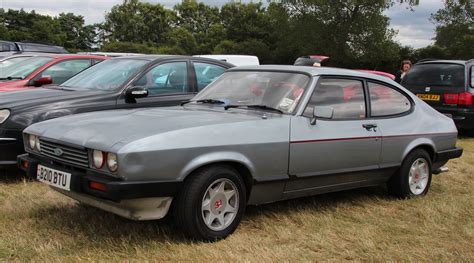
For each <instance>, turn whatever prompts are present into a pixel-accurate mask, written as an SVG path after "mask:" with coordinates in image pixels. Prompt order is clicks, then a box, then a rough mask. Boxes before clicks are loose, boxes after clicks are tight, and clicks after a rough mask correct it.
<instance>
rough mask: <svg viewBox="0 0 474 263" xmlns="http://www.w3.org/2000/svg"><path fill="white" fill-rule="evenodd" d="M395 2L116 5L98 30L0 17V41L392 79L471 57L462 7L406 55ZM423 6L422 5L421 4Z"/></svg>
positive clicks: (473, 33)
mask: <svg viewBox="0 0 474 263" xmlns="http://www.w3.org/2000/svg"><path fill="white" fill-rule="evenodd" d="M395 4H403V5H407V8H416V5H418V4H419V3H418V1H414V0H411V1H403V0H279V1H270V2H269V3H268V4H267V5H263V4H262V3H247V4H245V3H240V2H229V3H227V4H225V5H223V6H222V7H220V8H218V7H212V6H209V5H206V4H204V3H202V2H197V1H196V0H183V1H182V2H181V3H179V4H177V5H175V6H174V7H173V8H172V9H167V8H165V7H164V6H162V5H160V4H152V3H148V2H141V1H139V0H124V1H123V2H122V4H119V5H115V6H114V7H112V9H111V10H110V12H108V13H107V14H106V15H105V21H104V22H103V23H98V24H93V25H86V24H85V21H84V17H83V16H81V15H75V14H73V13H61V14H59V15H58V16H56V17H51V16H47V15H41V14H37V13H36V12H35V11H31V12H26V11H24V10H11V9H9V10H4V9H0V39H2V40H11V41H24V40H28V41H35V42H44V43H52V44H56V45H61V46H64V47H65V48H66V49H68V50H70V51H73V52H74V51H90V50H101V51H110V52H136V53H159V54H189V55H191V54H212V53H214V54H249V55H256V56H258V57H259V58H260V60H261V62H262V63H265V64H268V63H275V64H289V63H290V64H291V63H293V61H294V60H295V59H296V58H297V57H299V56H302V55H309V54H323V55H327V56H330V57H331V59H330V60H329V62H328V64H327V65H329V66H338V67H347V68H369V69H377V70H384V71H393V70H394V68H396V67H397V66H398V63H399V61H400V60H401V59H405V58H410V59H412V60H413V61H417V60H419V59H422V58H432V57H436V58H449V59H470V58H473V57H474V54H473V53H474V49H473V48H472V46H474V45H473V44H474V27H473V26H472V25H473V24H474V23H473V17H472V15H473V9H472V2H471V1H470V0H446V1H445V7H444V8H443V9H440V10H439V11H438V12H437V13H435V14H433V15H432V16H431V22H433V23H434V24H435V25H436V37H435V43H434V45H431V46H428V47H425V48H421V49H413V48H410V47H407V46H402V45H401V44H399V43H397V42H396V41H395V40H394V37H395V35H396V31H394V30H393V29H390V28H389V18H388V17H387V16H385V15H384V11H385V10H386V9H388V8H390V7H391V6H393V5H395ZM421 4H423V3H421Z"/></svg>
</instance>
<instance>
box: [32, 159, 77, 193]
mask: <svg viewBox="0 0 474 263" xmlns="http://www.w3.org/2000/svg"><path fill="white" fill-rule="evenodd" d="M36 179H38V181H40V182H43V183H45V184H49V185H51V186H54V187H57V188H61V189H64V190H68V191H69V190H70V185H71V174H70V173H65V172H61V171H58V170H56V169H51V168H48V167H45V166H42V165H38V170H37V173H36Z"/></svg>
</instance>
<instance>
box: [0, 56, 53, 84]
mask: <svg viewBox="0 0 474 263" xmlns="http://www.w3.org/2000/svg"><path fill="white" fill-rule="evenodd" d="M52 60H53V58H50V57H29V58H27V59H20V60H18V61H16V62H13V63H9V64H8V63H7V64H6V65H3V64H0V79H24V78H26V77H27V76H28V75H30V74H31V73H33V71H35V70H36V69H38V68H39V67H41V66H43V65H45V64H46V63H48V62H50V61H52Z"/></svg>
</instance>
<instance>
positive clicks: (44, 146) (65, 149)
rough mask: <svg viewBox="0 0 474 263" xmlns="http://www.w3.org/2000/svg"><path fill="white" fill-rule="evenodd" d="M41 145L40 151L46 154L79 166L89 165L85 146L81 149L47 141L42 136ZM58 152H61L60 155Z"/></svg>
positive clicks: (86, 166)
mask: <svg viewBox="0 0 474 263" xmlns="http://www.w3.org/2000/svg"><path fill="white" fill-rule="evenodd" d="M40 147H41V149H40V152H41V154H42V155H44V156H47V157H50V158H52V159H54V160H58V161H60V162H64V163H67V164H71V165H76V166H79V167H85V168H88V167H89V156H88V154H87V150H86V149H85V148H82V149H81V148H77V147H73V146H66V145H63V144H58V143H54V142H50V141H46V140H44V139H41V138H40ZM58 152H61V154H60V155H58Z"/></svg>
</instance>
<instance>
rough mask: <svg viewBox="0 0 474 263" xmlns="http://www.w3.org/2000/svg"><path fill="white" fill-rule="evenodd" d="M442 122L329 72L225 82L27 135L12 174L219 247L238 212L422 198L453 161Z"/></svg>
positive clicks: (354, 75)
mask: <svg viewBox="0 0 474 263" xmlns="http://www.w3.org/2000/svg"><path fill="white" fill-rule="evenodd" d="M456 139H457V130H456V127H455V125H454V123H453V120H452V119H450V118H449V117H447V116H445V115H443V114H441V113H439V112H437V111H436V110H434V109H433V108H431V107H430V106H428V105H427V104H426V103H424V102H423V101H421V100H420V99H418V98H417V97H416V96H414V95H413V94H411V93H410V92H409V91H407V90H406V89H404V88H403V87H402V86H400V85H398V84H397V83H395V82H393V81H392V80H389V79H387V78H385V77H382V76H377V75H373V74H369V73H362V72H356V71H351V70H343V69H335V68H315V67H295V66H256V67H239V68H234V69H231V70H228V71H227V72H226V73H224V74H223V75H222V76H221V77H220V78H219V79H217V80H216V81H215V82H213V83H212V84H211V85H209V86H208V87H207V88H205V89H204V90H202V91H201V92H200V93H199V94H198V95H196V97H194V98H193V99H192V100H191V101H188V102H185V103H183V104H182V105H181V106H179V107H168V108H143V109H129V110H113V111H102V112H94V113H86V114H78V115H73V116H68V117H63V118H58V119H53V120H49V121H45V122H41V123H37V124H34V125H32V126H29V127H28V128H27V129H25V131H24V142H25V148H26V151H27V154H26V155H22V156H19V157H18V163H19V166H20V167H21V168H22V169H23V170H25V171H26V172H27V173H28V174H29V175H31V176H34V177H36V178H37V180H39V181H41V182H43V183H45V184H48V185H50V186H51V187H52V188H53V189H54V190H57V191H58V192H60V193H62V194H64V195H66V196H69V197H71V198H73V199H75V200H77V201H79V202H81V203H84V204H88V205H91V206H94V207H97V208H100V209H103V210H106V211H109V212H112V213H114V214H117V215H120V216H123V217H126V218H129V219H133V220H153V219H160V218H162V217H164V216H165V215H166V214H168V212H170V210H172V212H173V215H174V217H175V219H176V221H177V226H178V227H179V228H180V229H181V230H182V231H183V232H184V233H186V234H187V235H189V236H190V237H191V238H194V239H199V240H218V239H222V238H225V237H227V236H228V235H230V234H231V233H232V232H233V231H234V230H235V229H236V228H237V226H238V225H239V222H240V220H241V218H242V215H243V214H244V210H245V207H246V206H247V205H249V204H251V205H255V204H264V203H270V202H275V201H280V200H285V199H290V198H296V197H302V196H309V195H316V194H322V193H327V192H334V191H341V190H347V189H352V188H359V187H367V186H376V185H383V184H386V185H387V188H388V191H389V193H390V194H392V195H394V196H396V197H399V198H415V197H420V196H423V195H425V194H426V193H427V192H428V189H429V187H430V184H431V179H432V174H433V173H438V172H440V171H441V168H442V167H443V166H444V165H445V164H446V162H447V161H448V160H449V159H452V158H457V157H460V156H461V155H462V149H461V148H457V147H456Z"/></svg>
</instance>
